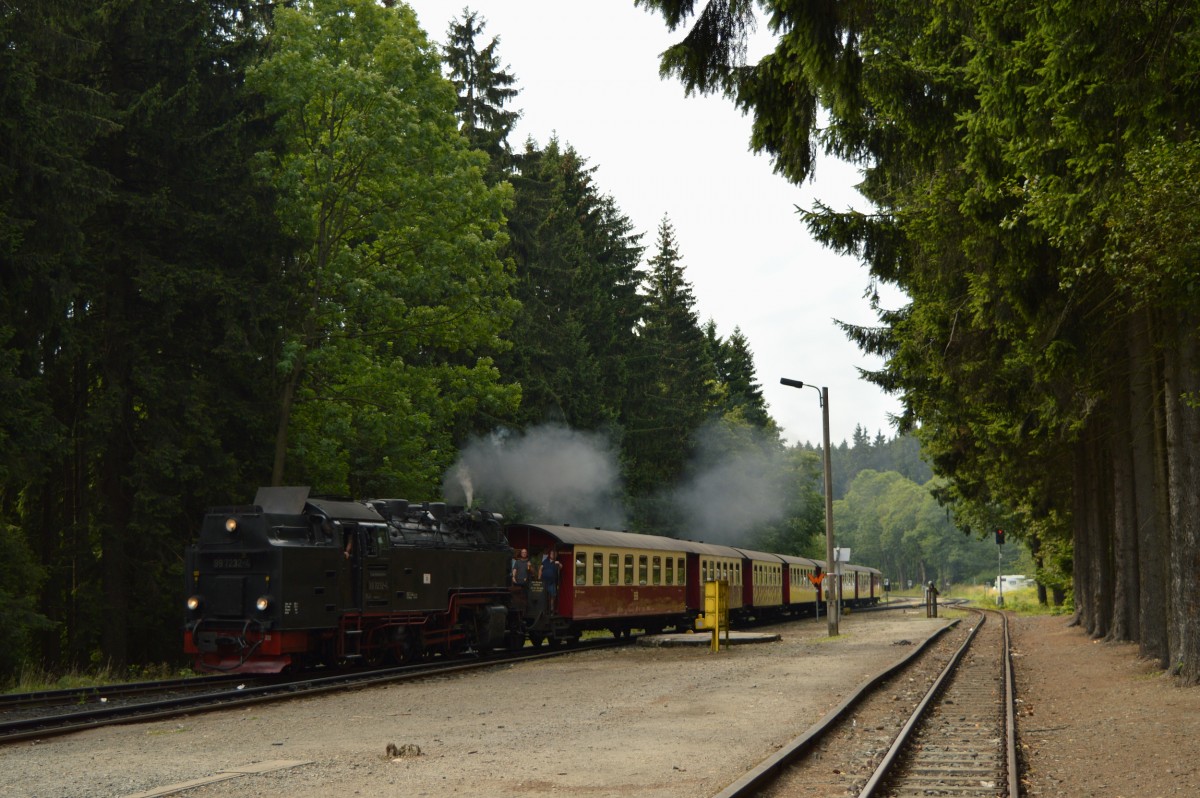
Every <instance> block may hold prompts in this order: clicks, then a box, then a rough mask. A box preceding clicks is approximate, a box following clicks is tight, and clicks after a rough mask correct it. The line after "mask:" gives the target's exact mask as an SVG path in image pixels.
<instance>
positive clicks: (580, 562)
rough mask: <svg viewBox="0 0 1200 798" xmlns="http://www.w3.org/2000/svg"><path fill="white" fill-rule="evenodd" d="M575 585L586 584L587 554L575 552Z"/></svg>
mask: <svg viewBox="0 0 1200 798" xmlns="http://www.w3.org/2000/svg"><path fill="white" fill-rule="evenodd" d="M575 584H577V585H586V584H587V552H586V551H576V552H575Z"/></svg>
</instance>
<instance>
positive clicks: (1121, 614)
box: [1105, 351, 1141, 640]
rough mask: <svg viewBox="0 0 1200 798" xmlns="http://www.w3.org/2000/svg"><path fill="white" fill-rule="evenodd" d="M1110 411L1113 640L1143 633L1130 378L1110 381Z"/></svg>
mask: <svg viewBox="0 0 1200 798" xmlns="http://www.w3.org/2000/svg"><path fill="white" fill-rule="evenodd" d="M1122 354H1124V355H1125V357H1116V358H1113V362H1114V363H1115V364H1120V363H1128V362H1129V359H1128V358H1129V353H1128V351H1126V352H1124V353H1122ZM1110 384H1111V385H1112V390H1111V391H1110V397H1111V411H1110V412H1109V413H1108V414H1107V415H1108V418H1109V419H1110V421H1109V427H1110V429H1111V435H1110V436H1109V437H1108V441H1109V445H1107V446H1106V447H1105V448H1106V449H1107V450H1108V451H1109V453H1110V458H1109V463H1110V464H1111V466H1110V469H1109V470H1110V473H1111V476H1112V482H1111V486H1112V532H1113V546H1112V549H1113V554H1114V555H1115V556H1114V562H1113V592H1112V627H1111V628H1110V629H1109V630H1108V639H1110V640H1138V639H1139V637H1140V625H1141V611H1140V609H1139V607H1138V602H1139V599H1140V597H1141V585H1140V584H1139V582H1140V579H1139V575H1140V572H1139V569H1138V528H1137V503H1136V500H1135V492H1134V479H1133V456H1132V454H1131V453H1130V449H1131V447H1132V443H1133V432H1132V430H1131V426H1130V418H1129V415H1130V401H1131V400H1130V395H1129V393H1130V389H1131V385H1130V381H1129V380H1128V379H1116V380H1113V381H1112V382H1111V383H1110Z"/></svg>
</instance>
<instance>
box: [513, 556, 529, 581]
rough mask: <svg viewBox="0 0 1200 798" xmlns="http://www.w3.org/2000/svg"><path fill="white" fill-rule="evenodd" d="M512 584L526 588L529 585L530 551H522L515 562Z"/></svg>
mask: <svg viewBox="0 0 1200 798" xmlns="http://www.w3.org/2000/svg"><path fill="white" fill-rule="evenodd" d="M512 583H513V584H514V585H517V586H518V587H521V588H524V587H525V586H526V585H528V584H529V550H528V549H521V555H520V556H519V557H517V559H516V560H514V561H513V569H512Z"/></svg>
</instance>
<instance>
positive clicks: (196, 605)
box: [187, 596, 200, 612]
mask: <svg viewBox="0 0 1200 798" xmlns="http://www.w3.org/2000/svg"><path fill="white" fill-rule="evenodd" d="M187 608H188V611H189V612H195V611H196V610H198V609H200V597H199V596H188V599H187Z"/></svg>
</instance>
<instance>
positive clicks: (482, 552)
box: [184, 488, 524, 672]
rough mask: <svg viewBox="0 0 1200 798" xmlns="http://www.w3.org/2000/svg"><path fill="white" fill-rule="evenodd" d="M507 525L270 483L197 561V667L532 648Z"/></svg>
mask: <svg viewBox="0 0 1200 798" xmlns="http://www.w3.org/2000/svg"><path fill="white" fill-rule="evenodd" d="M510 561H511V550H510V549H509V546H508V542H507V540H506V539H505V537H504V535H503V531H502V529H501V525H500V522H499V519H498V518H496V517H494V516H492V515H491V514H489V513H487V512H484V511H474V512H466V511H463V510H461V509H457V508H449V507H447V506H446V505H445V504H441V503H425V504H419V505H414V504H409V503H408V502H405V501H402V500H391V499H385V500H376V501H368V502H358V501H348V500H342V499H327V498H320V497H312V496H309V491H308V489H307V488H263V489H261V490H260V491H259V492H258V496H257V497H256V498H255V502H254V505H252V506H245V507H228V508H218V509H215V510H213V511H211V512H210V513H209V514H208V515H207V516H206V517H205V519H204V523H203V526H202V528H201V531H200V539H199V542H198V543H197V544H196V545H195V546H192V547H190V548H189V549H188V551H187V555H186V577H185V578H186V591H187V592H186V595H187V596H188V599H187V610H186V625H185V639H184V649H185V651H186V652H188V653H189V654H191V655H192V656H193V659H194V661H195V663H196V665H197V666H198V667H201V668H209V669H218V670H231V671H242V672H274V671H278V670H282V669H284V668H286V667H288V666H291V665H296V666H309V665H313V664H318V663H326V664H335V663H341V662H353V661H356V660H366V661H370V662H379V661H385V660H395V661H402V660H406V659H412V658H416V657H419V656H422V655H424V654H426V653H437V652H442V653H455V652H459V651H463V650H467V649H470V648H473V647H475V648H494V647H497V646H502V645H508V644H513V645H517V644H519V643H521V642H523V641H524V634H523V633H522V631H521V618H520V617H519V616H518V615H516V614H515V613H514V612H513V611H512V609H511V606H512V603H513V602H512V590H511V588H510V587H509V564H510Z"/></svg>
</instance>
